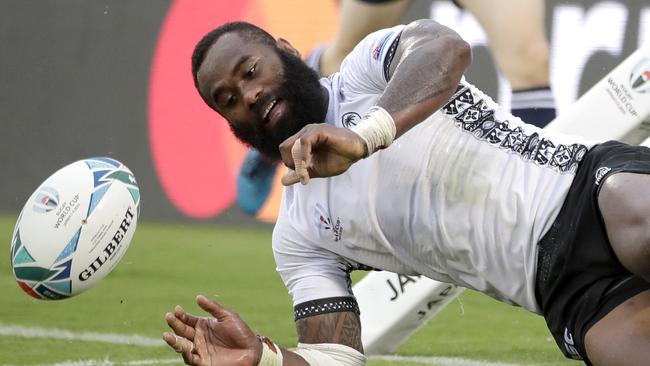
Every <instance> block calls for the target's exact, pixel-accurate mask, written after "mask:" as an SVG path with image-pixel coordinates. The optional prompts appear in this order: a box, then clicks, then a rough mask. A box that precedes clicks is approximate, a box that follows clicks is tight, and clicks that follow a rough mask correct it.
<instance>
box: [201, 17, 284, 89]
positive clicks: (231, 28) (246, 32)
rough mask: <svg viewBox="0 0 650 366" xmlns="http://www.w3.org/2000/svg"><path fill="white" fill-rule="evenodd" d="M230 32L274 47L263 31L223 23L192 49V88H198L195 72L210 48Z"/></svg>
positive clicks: (236, 24) (232, 23)
mask: <svg viewBox="0 0 650 366" xmlns="http://www.w3.org/2000/svg"><path fill="white" fill-rule="evenodd" d="M230 32H237V33H239V35H240V36H242V37H243V38H244V39H245V40H247V41H258V42H261V43H264V44H268V45H270V46H273V47H275V46H276V45H275V38H273V36H272V35H270V34H269V33H268V32H267V31H265V30H264V29H262V28H260V27H258V26H256V25H254V24H251V23H247V22H230V23H225V24H223V25H221V26H219V27H217V28H215V29H213V30H211V31H210V32H208V33H207V34H206V35H205V36H203V38H201V40H200V41H199V42H198V43H197V44H196V46H195V47H194V52H193V53H192V77H193V78H194V86H195V87H196V88H197V89H198V88H199V81H198V79H197V75H196V74H197V72H198V71H199V68H200V67H201V64H202V63H203V60H205V56H206V54H207V53H208V50H209V49H210V47H211V46H212V45H213V44H214V43H215V42H217V40H218V39H219V38H220V37H221V36H222V35H224V34H226V33H230Z"/></svg>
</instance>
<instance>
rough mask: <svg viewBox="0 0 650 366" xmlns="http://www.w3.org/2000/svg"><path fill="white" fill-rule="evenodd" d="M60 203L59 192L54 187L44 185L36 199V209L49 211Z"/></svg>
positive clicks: (43, 211) (44, 211)
mask: <svg viewBox="0 0 650 366" xmlns="http://www.w3.org/2000/svg"><path fill="white" fill-rule="evenodd" d="M58 204H59V192H57V191H56V189H54V188H52V187H42V188H41V189H40V190H39V191H38V192H37V193H36V198H35V199H34V211H36V212H40V213H47V212H50V211H52V210H54V209H55V208H56V206H58Z"/></svg>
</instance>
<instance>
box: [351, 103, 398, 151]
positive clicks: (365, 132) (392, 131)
mask: <svg viewBox="0 0 650 366" xmlns="http://www.w3.org/2000/svg"><path fill="white" fill-rule="evenodd" d="M350 130H352V131H354V132H355V133H356V134H357V135H359V136H360V137H361V138H362V139H363V140H364V141H365V142H366V147H367V148H368V155H366V156H370V155H372V153H374V152H375V151H377V150H379V149H384V148H387V147H388V146H390V144H392V143H393V140H394V139H395V135H396V134H397V128H396V127H395V121H393V117H391V115H390V114H389V113H388V112H386V110H385V109H384V108H381V107H377V106H375V107H372V108H370V110H369V111H368V113H367V114H366V115H365V116H364V117H363V118H362V119H361V121H359V123H357V125H356V126H354V127H352V128H351V129H350Z"/></svg>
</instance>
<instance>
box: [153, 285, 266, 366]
mask: <svg viewBox="0 0 650 366" xmlns="http://www.w3.org/2000/svg"><path fill="white" fill-rule="evenodd" d="M196 303H197V304H198V305H199V306H200V307H201V308H202V309H203V310H205V311H207V312H208V313H210V314H211V315H212V316H211V317H197V316H194V315H191V314H189V313H187V312H186V311H185V310H183V308H181V307H180V306H177V307H176V309H175V311H174V313H173V314H172V313H167V314H166V315H165V320H166V321H167V324H168V325H169V327H170V328H172V330H173V331H174V333H175V334H172V333H168V332H166V333H164V334H163V339H164V340H165V342H166V343H167V344H168V345H169V346H170V347H171V348H173V349H174V350H175V351H176V352H178V353H181V355H182V356H183V360H184V361H185V363H186V364H188V365H201V366H213V365H214V366H216V365H219V366H229V365H232V366H235V365H236V366H244V365H246V366H248V365H251V366H252V365H257V364H258V363H259V361H260V358H261V356H262V345H261V343H260V342H259V340H258V339H257V337H255V334H253V332H252V331H251V329H250V328H249V327H248V325H246V323H245V322H244V321H243V320H242V319H241V318H240V317H239V315H237V314H236V313H234V312H232V311H230V310H228V309H226V308H224V307H222V306H221V305H219V304H218V303H216V302H214V301H212V300H208V299H207V298H206V297H204V296H198V297H197V298H196Z"/></svg>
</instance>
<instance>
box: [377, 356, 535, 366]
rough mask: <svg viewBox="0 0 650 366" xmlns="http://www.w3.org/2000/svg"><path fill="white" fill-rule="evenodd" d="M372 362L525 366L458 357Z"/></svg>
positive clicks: (437, 365)
mask: <svg viewBox="0 0 650 366" xmlns="http://www.w3.org/2000/svg"><path fill="white" fill-rule="evenodd" d="M369 358H370V359H371V360H379V361H389V362H412V363H419V364H422V365H434V366H524V365H521V364H515V363H503V362H488V361H477V360H468V359H465V358H458V357H423V356H370V357H369Z"/></svg>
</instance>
